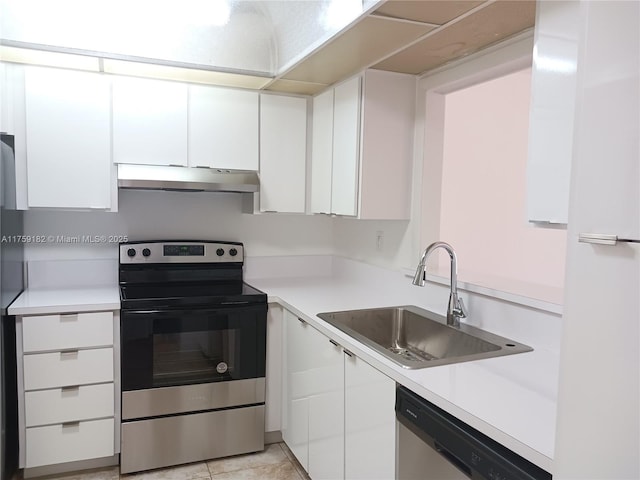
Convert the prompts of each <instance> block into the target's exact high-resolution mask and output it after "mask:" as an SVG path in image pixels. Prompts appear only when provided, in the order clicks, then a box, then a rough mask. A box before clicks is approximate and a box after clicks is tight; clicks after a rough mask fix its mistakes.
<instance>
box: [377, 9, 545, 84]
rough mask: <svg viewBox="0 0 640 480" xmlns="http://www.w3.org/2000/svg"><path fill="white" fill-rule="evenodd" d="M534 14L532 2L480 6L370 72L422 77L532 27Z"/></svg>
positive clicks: (379, 64)
mask: <svg viewBox="0 0 640 480" xmlns="http://www.w3.org/2000/svg"><path fill="white" fill-rule="evenodd" d="M392 3H394V2H392ZM395 3H412V2H395ZM420 3H422V2H420ZM437 3H439V2H437ZM465 3H474V2H465ZM476 3H477V2H476ZM535 14H536V6H535V2H529V1H524V0H523V1H497V2H493V3H491V4H488V5H483V6H482V7H481V8H479V9H476V10H475V11H474V12H472V13H469V14H467V15H464V14H463V15H461V16H459V17H457V18H455V19H454V20H452V21H450V22H449V23H448V24H447V25H446V26H444V27H441V28H439V29H437V30H434V31H433V32H431V34H430V35H426V36H425V37H424V38H423V39H422V40H420V41H419V42H417V43H414V44H413V45H411V46H409V47H407V48H405V49H404V50H402V51H400V52H398V53H396V54H395V55H392V56H391V57H388V58H386V59H385V60H383V61H381V62H379V63H376V64H375V65H373V68H377V69H380V70H390V71H394V72H403V73H413V74H419V73H423V72H425V71H428V70H431V69H433V68H435V67H438V66H440V65H443V64H445V63H447V62H449V61H451V60H455V59H457V58H460V57H464V56H466V55H469V54H471V53H474V52H477V51H478V50H480V49H482V48H484V47H487V46H489V45H491V44H494V43H496V42H499V41H500V40H504V39H505V38H508V37H510V36H512V35H515V34H516V33H519V32H521V31H523V30H526V29H527V28H531V27H533V25H534V21H535Z"/></svg>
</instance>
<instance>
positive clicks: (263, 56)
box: [0, 0, 536, 95]
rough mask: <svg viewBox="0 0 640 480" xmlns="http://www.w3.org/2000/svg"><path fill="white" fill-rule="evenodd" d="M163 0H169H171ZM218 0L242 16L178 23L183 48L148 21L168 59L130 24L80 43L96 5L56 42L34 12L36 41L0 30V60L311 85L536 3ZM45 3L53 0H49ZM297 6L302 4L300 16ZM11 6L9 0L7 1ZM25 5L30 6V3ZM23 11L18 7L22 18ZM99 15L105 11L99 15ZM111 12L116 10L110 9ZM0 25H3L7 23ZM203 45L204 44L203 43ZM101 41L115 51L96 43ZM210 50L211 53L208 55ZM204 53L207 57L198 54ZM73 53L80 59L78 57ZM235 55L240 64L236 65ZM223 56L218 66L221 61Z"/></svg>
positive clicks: (425, 47) (476, 31)
mask: <svg viewBox="0 0 640 480" xmlns="http://www.w3.org/2000/svg"><path fill="white" fill-rule="evenodd" d="M60 1H67V2H74V1H76V2H77V0H58V2H60ZM112 1H120V2H125V3H127V2H128V0H112ZM140 1H142V0H140ZM145 1H147V2H155V3H154V5H155V6H156V10H157V9H158V7H157V6H158V5H160V3H157V2H158V1H159V0H145ZM163 1H165V3H166V2H167V1H170V0H163ZM190 1H195V0H190ZM198 1H203V0H198ZM210 1H214V0H210ZM215 1H219V2H230V5H231V6H234V5H236V9H237V11H238V12H239V14H238V15H236V17H234V18H240V19H242V21H243V23H242V25H241V26H238V27H236V28H233V29H232V28H230V27H229V26H225V27H223V28H222V30H216V29H210V30H207V32H206V35H208V36H206V37H203V36H201V37H196V33H197V32H196V33H194V30H193V29H184V28H183V29H182V30H181V31H183V36H182V37H179V39H180V40H183V39H184V38H183V37H184V35H187V34H188V35H187V40H188V42H186V44H185V45H186V46H185V52H180V51H175V52H174V51H173V50H172V49H175V48H176V47H175V45H176V44H177V43H179V42H177V41H176V40H173V41H170V40H171V38H165V37H168V35H169V33H170V32H168V30H167V29H166V28H160V27H157V26H156V27H154V28H156V29H157V30H158V31H159V32H160V33H161V34H162V35H161V36H162V37H163V38H164V41H165V42H166V41H170V43H169V44H167V45H170V46H171V48H169V46H167V48H161V45H160V46H159V45H157V43H158V42H156V41H153V42H151V41H147V42H146V43H147V44H149V45H152V46H153V48H155V49H156V51H157V52H158V54H159V55H165V56H166V55H169V54H174V55H175V58H169V57H167V58H166V59H165V58H164V57H162V56H156V55H155V54H154V55H153V56H149V57H148V58H144V57H145V55H142V54H140V53H137V51H133V52H132V51H131V48H133V47H131V45H132V42H131V41H127V40H126V31H125V30H126V28H125V27H126V25H124V26H121V27H122V28H121V31H120V35H119V37H122V38H121V39H120V43H121V44H122V45H120V44H116V45H114V44H108V45H107V44H106V43H103V44H100V43H97V42H98V40H100V39H101V37H99V36H97V35H94V39H93V40H94V43H93V44H91V43H89V44H86V42H85V45H89V47H90V48H88V47H86V46H85V48H84V49H79V48H77V47H76V45H78V44H81V43H82V42H84V39H85V38H89V36H88V34H87V33H86V32H87V31H89V30H92V29H93V30H96V31H97V30H98V25H100V24H101V23H105V22H104V21H98V17H96V16H95V15H94V17H96V19H95V21H96V22H97V23H95V24H94V26H93V27H91V25H90V24H88V25H85V27H84V30H82V31H80V32H79V33H78V36H77V37H76V38H70V37H69V36H68V34H66V35H67V36H66V37H64V38H62V37H61V38H60V39H56V41H58V42H59V43H55V42H50V43H49V44H46V43H45V42H43V41H37V40H38V39H40V38H44V37H42V36H40V37H38V36H37V35H42V31H43V28H41V27H42V26H40V27H39V26H38V25H39V24H36V23H34V22H33V21H31V22H24V23H25V25H26V24H27V23H29V25H30V27H31V28H32V31H33V32H34V33H32V34H31V36H32V38H35V39H36V41H34V40H30V43H29V42H26V43H25V44H24V45H23V44H20V42H15V41H14V42H11V41H6V39H7V38H11V37H10V36H9V37H7V36H0V38H2V39H3V41H2V46H1V47H0V55H2V59H3V60H6V61H16V62H25V63H39V64H45V65H54V66H64V67H67V68H81V69H87V70H95V71H103V72H107V73H118V74H126V75H135V76H149V77H156V78H166V79H172V80H183V81H190V82H198V83H208V84H217V85H228V86H235V87H240V88H253V89H266V90H271V91H279V92H289V93H297V94H304V95H313V94H316V93H318V92H320V91H322V90H324V89H325V88H326V87H327V86H329V85H331V84H334V83H336V82H339V81H341V80H343V79H345V78H348V77H350V76H352V75H354V74H356V73H358V72H360V71H361V70H363V69H365V68H375V69H380V70H388V71H394V72H403V73H410V74H421V73H423V72H426V71H429V70H431V69H433V68H436V67H438V66H441V65H443V64H445V63H447V62H450V61H452V60H455V59H458V58H461V57H463V56H465V55H469V54H471V53H474V52H476V51H478V50H480V49H482V48H485V47H488V46H490V45H492V44H494V43H496V42H499V41H501V40H504V39H506V38H508V37H510V36H513V35H515V34H518V33H520V32H522V31H523V30H527V29H529V28H532V27H533V25H534V22H535V8H536V2H535V0H386V1H376V0H362V1H361V0H313V1H308V0H305V1H304V2H300V1H297V2H296V1H292V0H289V1H286V2H283V1H271V0H270V1H264V0H261V1H259V2H248V1H247V0H243V1H240V0H215ZM347 1H348V2H351V3H353V2H356V4H357V9H356V10H355V11H352V12H351V13H350V15H351V17H346V18H343V19H341V22H342V23H341V24H339V25H338V26H335V27H332V28H333V30H330V29H329V28H328V27H327V26H326V25H325V26H323V25H321V19H322V18H325V19H326V14H327V12H329V11H330V9H331V5H341V6H344V5H346V3H345V2H347ZM2 2H3V3H4V4H5V5H13V8H14V9H17V8H19V7H17V6H24V5H26V4H27V3H29V2H41V3H42V2H43V0H19V1H17V0H16V1H14V0H0V3H2ZM81 3H82V4H84V2H81ZM44 4H49V0H48V1H45V2H44ZM185 5H186V4H185ZM358 5H359V6H358ZM20 8H22V7H20ZM24 8H26V7H24ZM252 9H253V10H252ZM296 9H297V10H296ZM301 9H304V11H306V14H305V15H306V17H308V18H307V20H306V21H304V15H302V10H301ZM148 11H150V10H148ZM7 12H9V10H5V13H7ZM51 14H52V15H53V12H52V13H51ZM22 15H23V17H26V16H27V14H26V13H23V14H22ZM23 17H18V16H16V18H20V19H22V18H23ZM39 17H41V16H39ZM101 18H102V20H104V17H101ZM155 20H158V19H155ZM115 21H120V20H118V19H117V18H116V20H114V22H115ZM189 21H192V20H189ZM305 22H306V23H305ZM15 23H16V22H14V24H15ZM78 23H82V22H76V24H78ZM85 23H86V22H85ZM129 23H132V22H131V21H129ZM149 23H152V22H149ZM174 23H175V22H174ZM236 25H237V23H236ZM10 26H13V25H11V24H10ZM116 26H117V25H116ZM56 27H61V25H56ZM113 27H114V24H112V25H111V28H106V30H105V32H103V33H104V34H105V35H103V37H104V39H103V40H101V41H103V42H107V41H112V38H113V37H118V36H114V35H113ZM4 30H5V31H4V33H5V34H6V33H7V30H8V29H7V28H6V26H5V29H4ZM25 30H26V29H25ZM173 30H174V32H173V33H175V34H176V35H178V34H179V33H178V29H176V28H175V25H174V28H173ZM312 30H313V32H312ZM211 31H214V32H219V33H216V34H215V35H218V37H214V36H212V35H213V34H212V33H210V32H211ZM256 31H257V32H259V33H260V32H262V33H260V35H259V37H260V38H263V40H265V41H264V42H262V43H260V42H257V43H256V42H255V41H254V42H253V43H255V45H253V44H251V42H249V40H250V39H251V38H252V35H253V34H254V33H255V32H256ZM53 32H54V33H52V35H53V34H55V35H61V33H60V32H65V29H63V28H55V29H53ZM83 32H84V33H83ZM140 32H142V35H140ZM150 32H151V33H152V31H150V30H148V29H147V25H144V27H142V28H141V27H140V25H138V24H136V25H133V23H132V26H131V34H132V35H138V36H143V37H144V36H145V35H147V36H149V38H150V39H151V33H150ZM184 32H186V33H184ZM225 32H226V33H225ZM9 33H11V32H9ZM34 35H35V36H34ZM202 35H204V34H202ZM225 35H226V37H228V38H225ZM233 35H235V37H233ZM254 36H255V35H254ZM305 36H306V37H305ZM245 37H246V38H245ZM250 37H251V38H250ZM198 38H200V40H199V41H198ZM96 39H97V40H96ZM176 39H178V37H176ZM267 39H268V40H269V42H267V41H266V40H267ZM147 40H149V39H147ZM254 40H255V39H254ZM64 42H66V44H65V43H64ZM247 42H249V43H247ZM51 45H62V46H64V47H65V48H56V47H51ZM207 45H209V46H210V47H209V48H208V49H207ZM252 45H253V46H252ZM74 47H75V48H74ZM110 47H112V49H111V50H109V48H110ZM214 47H215V48H214ZM118 49H120V50H121V51H120V50H118ZM238 49H240V50H238ZM105 51H110V52H116V53H115V54H114V53H110V54H105V53H101V52H105ZM25 52H27V53H31V55H27V56H24V58H23V57H22V56H21V55H23V54H24V53H25ZM123 52H126V53H127V54H126V55H125V54H123ZM234 52H235V53H234ZM56 55H57V56H56ZM185 55H190V56H191V57H188V58H187V57H185ZM197 55H200V57H197ZM216 55H217V58H215V59H213V58H212V57H213V56H216ZM25 58H26V60H25ZM34 58H35V60H34ZM184 58H187V60H184ZM203 58H205V59H207V62H202V61H199V59H203ZM154 59H155V60H154ZM163 59H164V60H163ZM176 59H178V60H176ZM76 60H77V61H78V62H77V63H74V62H76ZM180 60H181V61H180ZM209 60H212V61H211V62H209ZM213 60H215V61H213ZM65 62H70V63H68V64H67V63H65ZM216 62H217V63H216ZM223 62H226V63H223ZM234 62H235V63H234ZM240 62H243V64H242V65H240ZM247 62H248V63H247ZM205 63H207V65H205ZM212 65H213V66H212ZM216 65H217V67H216ZM220 65H222V68H219V67H220ZM246 65H249V67H246ZM243 66H244V68H241V67H243Z"/></svg>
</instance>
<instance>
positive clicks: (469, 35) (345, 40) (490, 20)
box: [267, 0, 536, 94]
mask: <svg viewBox="0 0 640 480" xmlns="http://www.w3.org/2000/svg"><path fill="white" fill-rule="evenodd" d="M535 9H536V3H535V0H489V1H479V0H475V1H469V0H464V1H458V0H387V1H386V2H383V3H382V4H381V5H380V6H378V7H377V8H376V9H375V10H374V11H372V12H371V13H369V14H368V15H367V16H365V17H363V18H362V19H360V20H359V21H357V22H356V23H355V24H354V25H352V26H351V27H350V28H349V29H347V30H345V31H343V32H342V33H340V34H338V35H336V36H335V37H333V38H332V39H331V40H329V41H328V42H327V43H326V44H325V45H323V46H322V48H320V49H318V50H317V51H315V52H314V53H313V54H311V55H309V56H308V57H306V58H305V59H303V60H302V61H301V62H299V63H298V64H297V65H295V66H293V67H292V68H291V69H289V70H288V71H286V72H283V73H281V74H280V76H278V77H277V79H276V80H275V81H274V82H273V83H271V84H270V85H268V86H267V88H268V89H269V90H280V89H281V88H283V87H285V86H286V87H287V88H288V90H287V91H289V92H295V93H301V94H315V93H318V92H320V91H322V90H324V89H325V88H326V87H328V86H329V85H331V84H334V83H337V82H339V81H341V80H344V79H345V78H348V77H350V76H351V75H353V74H355V73H357V72H359V71H361V70H363V69H365V68H375V69H378V70H388V71H393V72H400V73H409V74H414V75H417V74H422V73H425V72H427V71H429V70H431V69H433V68H436V67H439V66H441V65H443V64H445V63H448V62H451V61H453V60H456V59H459V58H461V57H463V56H466V55H469V54H471V53H474V52H476V51H478V50H481V49H482V48H485V47H488V46H490V45H492V44H494V43H497V42H499V41H501V40H504V39H506V38H508V37H510V36H513V35H515V34H518V33H520V32H522V31H524V30H527V29H530V28H532V27H533V26H534V23H535Z"/></svg>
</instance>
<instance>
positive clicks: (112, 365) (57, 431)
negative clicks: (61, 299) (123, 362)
mask: <svg viewBox="0 0 640 480" xmlns="http://www.w3.org/2000/svg"><path fill="white" fill-rule="evenodd" d="M119 324H120V317H119V313H118V312H113V311H105V312H90V313H76V312H70V313H67V314H51V315H33V316H23V317H18V319H17V345H16V347H17V358H18V408H19V419H20V420H19V425H18V426H19V441H20V449H19V450H20V458H19V466H20V468H27V469H28V468H36V467H46V466H50V465H59V464H66V463H69V462H77V461H84V460H93V459H104V458H107V457H113V456H114V455H115V454H116V453H118V452H119V443H120V438H119V423H120V419H119V411H120V408H119V402H120V389H119V372H118V368H117V365H118V359H117V358H116V355H117V351H116V349H115V348H114V346H117V344H118V342H119V335H118V333H119ZM65 468H67V469H69V470H73V469H74V467H73V464H72V465H69V466H67V467H65ZM85 468H86V467H85ZM63 470H64V468H63Z"/></svg>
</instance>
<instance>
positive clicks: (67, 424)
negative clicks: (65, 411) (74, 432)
mask: <svg viewBox="0 0 640 480" xmlns="http://www.w3.org/2000/svg"><path fill="white" fill-rule="evenodd" d="M79 426H80V422H79V421H76V422H64V423H63V424H62V428H73V427H79Z"/></svg>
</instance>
